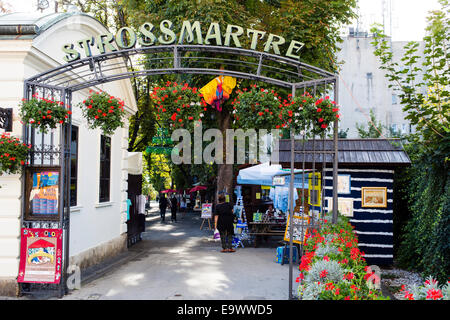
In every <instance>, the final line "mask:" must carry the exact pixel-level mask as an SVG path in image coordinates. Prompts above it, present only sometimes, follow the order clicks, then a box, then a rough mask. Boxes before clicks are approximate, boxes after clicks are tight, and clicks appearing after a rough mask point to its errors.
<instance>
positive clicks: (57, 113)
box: [19, 94, 72, 133]
mask: <svg viewBox="0 0 450 320" xmlns="http://www.w3.org/2000/svg"><path fill="white" fill-rule="evenodd" d="M66 107H67V108H66ZM69 109H70V108H68V106H64V103H63V102H61V101H54V100H52V99H47V98H44V97H38V94H34V95H33V96H32V98H31V99H29V100H27V99H22V102H21V104H20V111H19V115H20V117H21V119H22V122H23V123H24V124H29V125H31V127H33V128H37V129H39V130H40V131H41V132H44V133H46V132H48V130H49V129H55V128H56V126H57V125H58V124H63V123H65V122H67V120H68V119H69V115H70V114H71V113H72V112H71V111H70V110H69Z"/></svg>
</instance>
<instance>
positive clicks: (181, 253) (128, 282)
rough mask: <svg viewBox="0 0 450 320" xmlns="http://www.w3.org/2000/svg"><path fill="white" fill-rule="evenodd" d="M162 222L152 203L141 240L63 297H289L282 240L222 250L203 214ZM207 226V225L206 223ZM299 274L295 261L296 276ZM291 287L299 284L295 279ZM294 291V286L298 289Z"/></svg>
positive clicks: (194, 298) (181, 215)
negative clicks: (279, 253) (278, 255)
mask: <svg viewBox="0 0 450 320" xmlns="http://www.w3.org/2000/svg"><path fill="white" fill-rule="evenodd" d="M177 216H178V218H177V219H178V222H176V223H172V222H170V212H168V214H166V222H164V223H163V222H161V221H160V217H159V210H158V208H157V203H156V202H152V203H151V209H150V210H149V211H148V215H147V218H146V231H145V232H144V233H143V234H142V241H140V242H138V243H137V244H135V245H134V246H132V247H131V248H129V249H128V251H127V253H126V254H125V255H124V256H123V257H122V258H121V259H118V260H116V261H115V262H111V264H110V265H109V266H108V267H106V268H103V269H102V270H100V271H98V272H94V273H91V275H90V279H88V280H86V279H84V281H83V279H82V284H81V288H80V289H78V290H73V291H71V292H70V293H69V294H68V295H66V296H64V297H63V298H62V299H63V300H110V299H115V300H116V299H119V300H265V299H267V300H287V299H288V297H289V284H288V281H289V280H288V279H289V265H280V264H277V263H275V262H274V258H275V251H276V249H275V248H276V247H277V246H278V245H279V243H278V240H281V239H274V240H272V241H269V242H268V243H264V242H263V243H262V244H261V245H260V246H259V247H258V248H254V247H252V246H247V245H246V247H245V248H238V249H237V251H236V252H234V253H221V252H220V250H221V246H220V242H215V241H213V240H212V237H213V231H212V230H208V229H207V228H206V227H205V226H203V229H202V230H200V225H201V224H202V219H201V218H200V212H188V213H186V214H182V213H178V214H177ZM205 225H207V223H205ZM296 277H297V272H296V266H295V264H294V273H293V279H295V278H296ZM293 288H296V284H295V282H294V283H293ZM294 290H295V289H294Z"/></svg>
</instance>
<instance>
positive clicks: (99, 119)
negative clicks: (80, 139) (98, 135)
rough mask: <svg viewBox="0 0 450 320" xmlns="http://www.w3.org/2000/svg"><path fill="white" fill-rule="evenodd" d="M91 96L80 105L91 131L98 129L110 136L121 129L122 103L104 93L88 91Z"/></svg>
mask: <svg viewBox="0 0 450 320" xmlns="http://www.w3.org/2000/svg"><path fill="white" fill-rule="evenodd" d="M89 93H91V95H90V96H89V97H88V98H87V99H86V100H84V101H83V103H82V104H80V108H81V111H82V112H83V115H84V117H85V118H86V120H87V122H88V125H89V127H90V128H91V129H95V128H100V129H101V130H102V131H103V133H104V134H108V135H111V134H113V133H114V131H115V130H116V129H117V128H119V127H123V118H124V115H125V112H124V102H123V101H122V100H120V99H119V98H117V97H114V96H111V95H110V94H108V93H106V92H104V91H97V92H94V91H92V90H90V91H89Z"/></svg>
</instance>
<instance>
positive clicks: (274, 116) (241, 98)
mask: <svg viewBox="0 0 450 320" xmlns="http://www.w3.org/2000/svg"><path fill="white" fill-rule="evenodd" d="M236 93H237V94H238V96H237V98H236V99H234V100H233V101H232V102H231V104H232V105H233V117H234V120H235V124H236V125H237V126H238V127H239V128H243V129H267V130H271V129H281V128H284V127H286V126H287V123H286V117H285V108H286V105H287V103H288V101H287V100H285V99H284V100H283V99H282V98H281V97H280V96H279V95H278V94H277V93H276V92H275V91H273V90H267V89H264V88H258V87H257V86H256V85H252V86H251V87H250V88H244V89H242V90H237V91H236Z"/></svg>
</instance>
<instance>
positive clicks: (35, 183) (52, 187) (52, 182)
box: [29, 171, 59, 215]
mask: <svg viewBox="0 0 450 320" xmlns="http://www.w3.org/2000/svg"><path fill="white" fill-rule="evenodd" d="M58 187H59V172H58V171H40V172H33V174H32V189H31V192H30V198H29V201H30V204H31V206H30V209H31V214H33V215H57V214H58V194H59V192H58Z"/></svg>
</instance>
